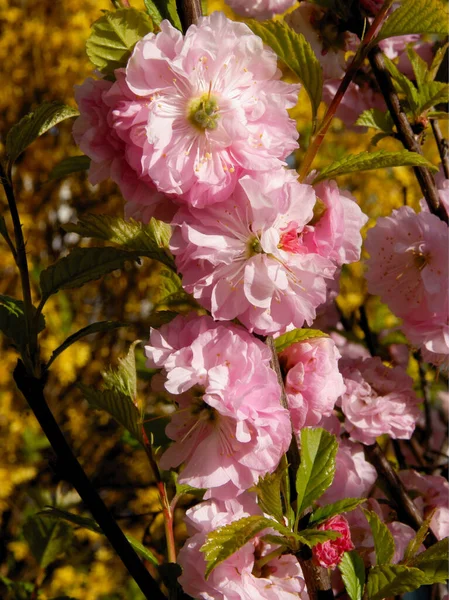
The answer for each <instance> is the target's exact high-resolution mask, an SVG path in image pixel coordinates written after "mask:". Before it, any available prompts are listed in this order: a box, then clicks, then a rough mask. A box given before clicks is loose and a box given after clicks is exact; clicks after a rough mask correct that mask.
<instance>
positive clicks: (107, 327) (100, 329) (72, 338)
mask: <svg viewBox="0 0 449 600" xmlns="http://www.w3.org/2000/svg"><path fill="white" fill-rule="evenodd" d="M126 326H127V324H126V323H120V322H119V321H98V323H92V324H91V325H87V326H86V327H83V328H82V329H80V330H79V331H77V332H76V333H72V335H69V337H68V338H67V339H66V340H64V342H63V343H62V344H61V345H60V346H58V347H57V348H56V350H54V351H53V354H52V355H51V358H50V360H49V361H48V363H47V369H48V368H49V367H50V365H51V363H52V362H53V361H54V360H55V359H56V358H58V356H59V355H60V354H61V353H62V352H64V350H66V349H67V348H68V347H69V346H71V345H72V344H74V343H75V342H77V341H78V340H80V339H82V338H83V337H86V335H92V334H93V333H104V332H105V331H111V330H112V329H118V328H119V327H126Z"/></svg>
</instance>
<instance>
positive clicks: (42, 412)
mask: <svg viewBox="0 0 449 600" xmlns="http://www.w3.org/2000/svg"><path fill="white" fill-rule="evenodd" d="M14 380H15V382H16V384H17V387H18V388H19V390H20V391H21V392H22V394H23V395H24V397H25V399H26V401H27V402H28V404H29V406H30V408H31V410H32V411H33V413H34V414H35V416H36V419H37V420H38V422H39V425H40V426H41V428H42V430H43V432H44V433H45V435H46V436H47V438H48V441H49V442H50V444H51V446H52V448H53V450H54V452H55V454H56V456H57V457H58V460H59V461H60V462H61V464H62V465H64V470H65V473H66V476H67V479H68V480H69V481H70V482H71V483H72V484H73V487H74V488H75V489H76V491H77V492H78V494H79V495H80V496H81V498H82V500H83V502H84V503H85V505H86V507H87V508H88V509H89V511H90V512H91V514H92V516H93V518H94V519H95V520H96V521H97V523H98V524H99V526H100V527H101V529H102V530H103V533H104V534H105V536H106V537H107V538H108V540H109V542H110V543H111V545H112V547H113V548H114V550H115V551H116V552H117V554H118V556H119V557H120V558H121V560H122V561H123V564H124V565H125V567H126V568H127V569H128V571H129V573H130V575H131V576H132V577H133V578H134V580H135V582H136V583H137V585H138V586H139V588H140V589H141V591H142V593H143V594H144V596H145V598H147V599H148V600H165V596H164V594H162V592H161V591H160V589H159V586H158V584H157V583H156V581H155V580H154V579H153V578H152V577H151V575H150V573H149V572H148V571H147V569H146V568H145V566H144V565H143V563H142V561H141V560H140V558H139V557H138V556H137V554H136V553H135V551H134V550H133V548H132V547H131V545H130V544H129V542H128V540H127V539H126V537H125V535H124V533H123V531H122V530H121V529H120V527H119V526H118V525H117V523H116V522H115V520H114V519H113V517H112V515H111V513H110V512H109V510H108V509H107V507H106V505H105V504H104V502H103V500H102V499H101V498H100V496H99V495H98V493H97V491H96V490H95V488H94V487H93V486H92V484H91V482H90V481H89V479H88V477H87V475H86V473H85V472H84V470H83V468H82V467H81V465H80V463H79V462H78V460H77V459H76V457H75V455H74V454H73V452H72V450H71V449H70V447H69V445H68V444H67V441H66V439H65V437H64V435H63V434H62V432H61V430H60V429H59V426H58V424H57V423H56V420H55V418H54V416H53V413H52V412H51V410H50V409H49V407H48V405H47V402H46V400H45V397H44V381H42V380H41V379H36V378H35V377H33V376H32V375H30V374H29V373H28V371H27V370H26V368H25V366H24V364H23V363H22V361H20V360H19V362H18V364H17V367H16V368H15V370H14Z"/></svg>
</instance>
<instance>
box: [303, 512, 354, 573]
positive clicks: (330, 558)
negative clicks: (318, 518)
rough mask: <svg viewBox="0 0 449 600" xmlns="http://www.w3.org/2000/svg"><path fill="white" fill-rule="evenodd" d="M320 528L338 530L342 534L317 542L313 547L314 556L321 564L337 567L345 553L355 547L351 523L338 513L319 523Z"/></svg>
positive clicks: (322, 529) (321, 529)
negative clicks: (332, 538) (335, 537)
mask: <svg viewBox="0 0 449 600" xmlns="http://www.w3.org/2000/svg"><path fill="white" fill-rule="evenodd" d="M318 529H319V530H320V531H329V530H330V531H336V532H337V533H339V534H340V537H338V538H337V539H335V540H328V541H327V542H323V543H322V544H317V545H316V546H314V548H313V558H314V560H315V561H316V562H317V563H318V564H319V565H321V566H322V567H327V568H335V567H336V566H337V565H338V564H339V563H340V562H341V559H342V557H343V554H344V553H345V552H347V551H349V550H353V549H354V544H353V543H352V540H351V532H350V529H349V524H348V522H347V520H346V519H345V518H344V517H342V516H341V515H336V516H335V517H332V519H329V520H328V521H326V522H325V523H323V524H322V525H319V526H318Z"/></svg>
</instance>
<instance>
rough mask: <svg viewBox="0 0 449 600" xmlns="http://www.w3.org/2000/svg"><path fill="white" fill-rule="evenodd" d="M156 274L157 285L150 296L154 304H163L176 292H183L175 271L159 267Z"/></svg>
mask: <svg viewBox="0 0 449 600" xmlns="http://www.w3.org/2000/svg"><path fill="white" fill-rule="evenodd" d="M158 276H159V281H158V285H157V287H156V290H155V292H154V294H153V297H152V300H153V302H154V304H155V305H156V306H157V305H162V304H165V303H166V301H167V300H168V301H169V300H170V298H173V297H174V296H175V295H176V294H180V293H181V294H182V293H183V289H182V284H181V279H180V278H179V277H178V275H177V274H176V273H174V272H173V271H169V270H167V269H161V270H160V271H159V273H158ZM186 296H187V294H186Z"/></svg>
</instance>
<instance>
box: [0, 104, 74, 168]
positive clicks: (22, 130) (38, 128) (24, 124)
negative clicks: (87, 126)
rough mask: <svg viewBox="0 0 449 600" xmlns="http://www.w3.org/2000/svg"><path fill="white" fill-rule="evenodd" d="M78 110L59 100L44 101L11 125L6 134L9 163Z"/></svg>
mask: <svg viewBox="0 0 449 600" xmlns="http://www.w3.org/2000/svg"><path fill="white" fill-rule="evenodd" d="M78 115H79V112H78V111H77V110H76V109H75V108H72V107H71V106H66V105H65V104H61V103H60V102H45V103H44V104H41V105H40V106H38V107H37V108H36V110H35V111H34V112H31V113H29V114H28V115H26V116H25V117H23V119H21V120H20V121H19V122H18V123H17V124H16V125H13V126H12V127H11V129H10V130H9V132H8V135H7V136H6V153H7V155H8V158H9V161H10V162H11V163H13V162H15V161H16V160H17V159H18V158H19V156H20V155H21V154H22V152H23V151H24V150H25V149H26V148H27V147H28V146H29V145H30V144H31V143H32V142H34V140H35V139H36V138H38V137H39V136H41V135H43V134H44V133H45V132H46V131H48V130H49V129H51V128H52V127H54V126H55V125H57V124H58V123H60V122H61V121H65V119H70V118H71V117H76V116H78Z"/></svg>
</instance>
